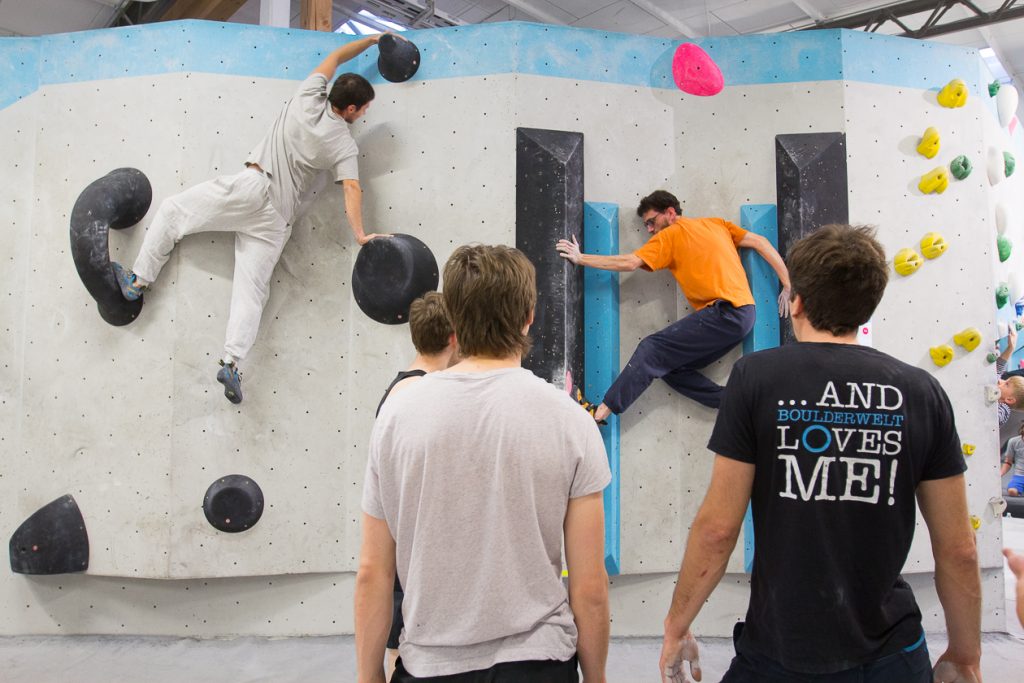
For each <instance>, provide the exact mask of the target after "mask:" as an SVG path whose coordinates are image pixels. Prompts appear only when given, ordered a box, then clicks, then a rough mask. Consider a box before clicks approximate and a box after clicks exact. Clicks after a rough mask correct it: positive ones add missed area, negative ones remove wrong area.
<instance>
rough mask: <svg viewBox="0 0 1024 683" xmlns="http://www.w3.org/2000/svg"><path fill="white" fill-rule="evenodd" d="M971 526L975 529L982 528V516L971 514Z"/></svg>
mask: <svg viewBox="0 0 1024 683" xmlns="http://www.w3.org/2000/svg"><path fill="white" fill-rule="evenodd" d="M971 526H972V527H974V530H975V531H977V530H978V529H980V528H981V517H979V516H978V515H971Z"/></svg>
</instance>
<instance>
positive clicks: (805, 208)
mask: <svg viewBox="0 0 1024 683" xmlns="http://www.w3.org/2000/svg"><path fill="white" fill-rule="evenodd" d="M847 188H848V185H847V174H846V135H845V134H844V133H794V134H791V135H776V136H775V192H776V195H777V202H778V210H779V253H780V254H782V256H783V257H785V256H786V254H787V253H789V247H790V246H791V245H792V244H793V243H794V242H796V241H797V240H799V239H800V238H802V237H806V236H807V235H810V234H811V233H812V232H814V231H815V230H817V229H818V228H820V227H821V226H823V225H829V224H830V223H847V222H849V220H850V207H849V199H848V190H847ZM780 333H781V334H780V336H781V337H782V339H781V340H780V341H781V342H782V343H783V344H787V343H790V342H793V341H796V337H794V336H793V330H792V326H790V325H781V326H780Z"/></svg>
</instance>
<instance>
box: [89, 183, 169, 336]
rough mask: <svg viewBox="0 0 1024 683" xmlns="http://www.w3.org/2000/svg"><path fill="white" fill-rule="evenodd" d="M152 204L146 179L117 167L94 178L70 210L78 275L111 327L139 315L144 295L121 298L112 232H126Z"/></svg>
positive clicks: (150, 189)
mask: <svg viewBox="0 0 1024 683" xmlns="http://www.w3.org/2000/svg"><path fill="white" fill-rule="evenodd" d="M152 201H153V188H152V187H151V186H150V184H149V179H148V178H146V175H145V174H144V173H143V172H142V171H140V170H138V169H135V168H118V169H115V170H113V171H111V172H110V173H108V174H107V175H105V176H103V177H102V178H99V179H98V180H94V181H93V182H91V183H90V184H89V186H88V187H86V188H85V189H84V190H82V194H80V195H78V200H77V201H76V202H75V207H74V208H73V209H72V210H71V256H72V258H74V260H75V268H77V269H78V276H79V277H80V278H82V283H83V284H84V285H85V288H86V289H87V290H88V291H89V295H90V296H92V298H93V299H95V300H96V307H97V309H98V310H99V312H100V316H101V317H102V318H103V319H104V320H105V321H107V322H108V323H110V324H111V325H117V326H120V325H127V324H128V323H130V322H131V321H133V320H135V319H136V318H137V317H139V312H140V311H141V310H142V303H143V301H142V297H140V298H139V299H137V300H135V301H128V300H127V299H125V298H124V296H122V295H121V288H120V287H119V286H118V284H117V276H116V275H115V274H114V268H113V266H111V265H110V246H109V243H108V235H109V231H110V230H124V229H125V228H130V227H131V226H133V225H135V224H136V223H138V222H139V221H141V220H142V218H143V216H145V215H146V212H147V211H148V210H149V205H150V203H152Z"/></svg>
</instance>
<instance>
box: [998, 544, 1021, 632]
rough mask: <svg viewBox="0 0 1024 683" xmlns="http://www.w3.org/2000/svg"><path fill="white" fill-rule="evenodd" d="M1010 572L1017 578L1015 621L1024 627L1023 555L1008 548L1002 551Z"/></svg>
mask: <svg viewBox="0 0 1024 683" xmlns="http://www.w3.org/2000/svg"><path fill="white" fill-rule="evenodd" d="M1003 555H1005V556H1006V562H1007V563H1008V564H1009V565H1010V571H1012V572H1013V575H1014V576H1016V577H1017V619H1018V620H1019V621H1020V624H1021V626H1024V555H1020V554H1017V553H1015V552H1013V551H1012V550H1010V549H1009V548H1005V549H1003Z"/></svg>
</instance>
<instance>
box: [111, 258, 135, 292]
mask: <svg viewBox="0 0 1024 683" xmlns="http://www.w3.org/2000/svg"><path fill="white" fill-rule="evenodd" d="M110 265H112V266H114V276H115V277H116V278H117V284H118V286H120V287H121V296H123V297H124V298H125V299H127V300H128V301H135V300H137V299H138V298H139V297H141V296H142V287H139V286H138V285H136V284H135V273H133V272H132V271H130V270H128V269H127V268H125V267H124V266H122V265H121V264H120V263H117V262H116V261H114V262H111V264H110Z"/></svg>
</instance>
